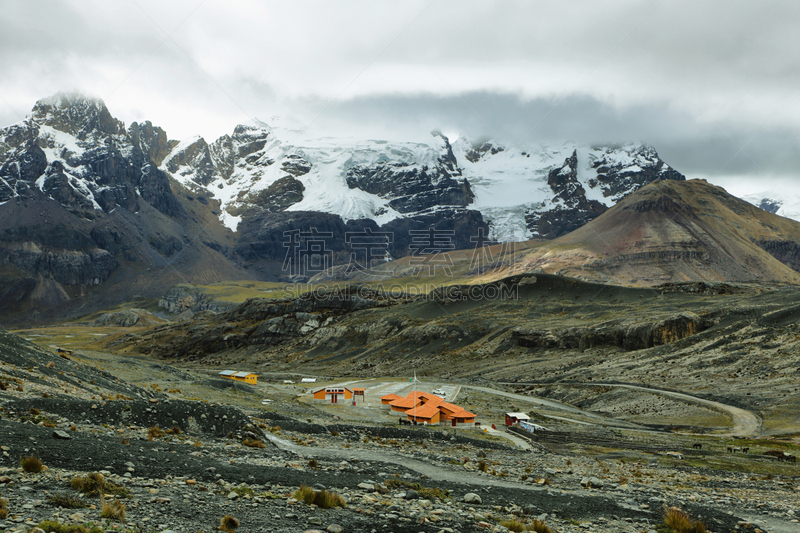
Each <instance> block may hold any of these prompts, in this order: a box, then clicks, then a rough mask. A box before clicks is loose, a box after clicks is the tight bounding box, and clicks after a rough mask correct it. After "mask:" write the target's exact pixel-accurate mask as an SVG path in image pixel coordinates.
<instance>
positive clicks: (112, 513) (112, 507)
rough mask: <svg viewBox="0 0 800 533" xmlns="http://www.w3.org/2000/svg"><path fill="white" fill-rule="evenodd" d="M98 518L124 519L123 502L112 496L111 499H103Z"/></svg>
mask: <svg viewBox="0 0 800 533" xmlns="http://www.w3.org/2000/svg"><path fill="white" fill-rule="evenodd" d="M100 518H108V519H109V520H117V521H118V522H124V521H125V504H124V503H122V502H121V501H119V500H118V499H116V498H114V500H113V501H103V503H102V505H101V508H100Z"/></svg>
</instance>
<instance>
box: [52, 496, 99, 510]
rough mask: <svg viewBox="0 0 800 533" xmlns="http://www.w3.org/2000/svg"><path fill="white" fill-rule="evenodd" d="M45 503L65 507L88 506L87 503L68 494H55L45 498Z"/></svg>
mask: <svg viewBox="0 0 800 533" xmlns="http://www.w3.org/2000/svg"><path fill="white" fill-rule="evenodd" d="M47 503H49V504H50V505H53V506H55V507H63V508H65V509H82V508H84V507H89V504H88V503H86V502H85V501H83V500H82V499H81V498H78V497H76V496H70V495H69V494H55V495H53V496H50V497H49V498H48V499H47Z"/></svg>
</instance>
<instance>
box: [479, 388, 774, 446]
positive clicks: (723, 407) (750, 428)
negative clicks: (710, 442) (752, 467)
mask: <svg viewBox="0 0 800 533" xmlns="http://www.w3.org/2000/svg"><path fill="white" fill-rule="evenodd" d="M504 385H543V384H542V383H504ZM548 385H554V384H553V383H548ZM555 385H559V386H576V387H586V386H592V387H596V386H600V387H618V388H622V389H630V390H640V391H643V392H649V393H651V394H659V395H661V396H667V397H670V398H675V399H677V400H682V401H685V402H690V403H694V404H698V405H704V406H706V407H710V408H712V409H716V410H718V411H722V412H725V413H727V414H729V415H730V416H731V419H732V421H733V427H732V428H731V431H730V432H728V433H724V434H716V435H717V436H720V437H727V436H730V437H758V436H759V435H761V419H760V418H758V416H756V415H755V414H753V413H751V412H750V411H748V410H746V409H741V408H739V407H734V406H733V405H728V404H724V403H721V402H715V401H713V400H706V399H705V398H698V397H697V396H692V395H691V394H686V393H684V392H674V391H668V390H662V389H654V388H650V387H643V386H641V385H623V384H619V383H596V382H591V383H557V384H555ZM477 388H480V389H486V392H491V390H492V389H488V388H486V387H477ZM494 394H501V395H503V396H506V395H510V394H511V393H503V392H500V391H494ZM512 396H513V397H515V398H516V397H517V396H520V395H512ZM521 398H532V397H526V396H521ZM537 400H538V401H539V402H546V403H542V404H543V405H550V404H552V405H551V406H552V407H556V408H557V406H559V405H561V406H563V405H565V404H559V403H558V402H550V401H548V400H543V399H537ZM567 407H571V406H567ZM568 410H569V409H568ZM571 412H580V413H582V414H585V413H586V411H581V410H580V409H578V408H577V407H572V411H571ZM595 416H598V415H595ZM599 418H603V417H599ZM603 420H605V421H606V422H607V421H608V419H605V418H603Z"/></svg>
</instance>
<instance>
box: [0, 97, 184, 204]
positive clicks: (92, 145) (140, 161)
mask: <svg viewBox="0 0 800 533" xmlns="http://www.w3.org/2000/svg"><path fill="white" fill-rule="evenodd" d="M168 151H169V144H168V141H167V135H166V133H165V132H164V130H162V129H161V128H157V127H154V126H153V125H152V124H150V122H146V123H144V124H141V125H140V124H137V123H136V122H134V123H133V124H131V125H130V127H129V128H128V129H127V130H126V129H125V125H124V124H123V123H122V122H120V121H119V120H117V119H115V118H114V117H112V116H111V114H110V113H109V111H108V109H107V108H106V106H105V104H104V103H103V102H102V101H101V100H98V99H93V98H87V97H85V96H82V95H79V94H57V95H55V96H52V97H50V98H45V99H43V100H39V101H38V102H37V103H36V105H35V106H34V107H33V110H32V112H31V115H30V116H29V117H28V118H26V119H25V120H24V121H22V122H19V123H17V124H14V125H12V126H9V127H7V128H3V129H1V130H0V203H3V202H6V201H8V200H10V199H12V198H16V197H23V198H25V197H28V196H30V195H31V191H32V189H37V190H39V191H41V192H43V193H44V194H45V195H46V196H47V197H49V198H51V199H53V200H56V201H58V202H59V203H61V204H63V205H66V206H69V207H72V208H77V209H87V210H90V211H91V210H96V211H102V212H110V211H112V210H113V209H115V208H116V207H123V208H126V209H130V210H133V211H136V210H137V205H138V199H139V198H142V199H144V200H146V201H147V202H149V203H150V204H152V205H153V206H154V207H156V208H157V209H158V210H159V211H161V212H163V213H164V214H167V215H170V216H172V215H176V214H178V213H179V212H180V206H179V205H178V203H177V201H175V199H174V197H173V196H172V194H171V193H170V185H169V177H168V175H167V174H165V173H163V172H161V171H159V170H158V167H157V166H156V165H155V164H154V161H158V160H160V159H162V158H163V157H164V155H166V153H167V152H168Z"/></svg>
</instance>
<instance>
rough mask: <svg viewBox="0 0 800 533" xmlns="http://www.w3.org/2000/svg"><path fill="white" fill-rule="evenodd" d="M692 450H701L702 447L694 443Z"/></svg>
mask: <svg viewBox="0 0 800 533" xmlns="http://www.w3.org/2000/svg"><path fill="white" fill-rule="evenodd" d="M692 448H694V449H695V450H702V449H703V445H702V444H701V443H699V442H695V443H694V444H692Z"/></svg>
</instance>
